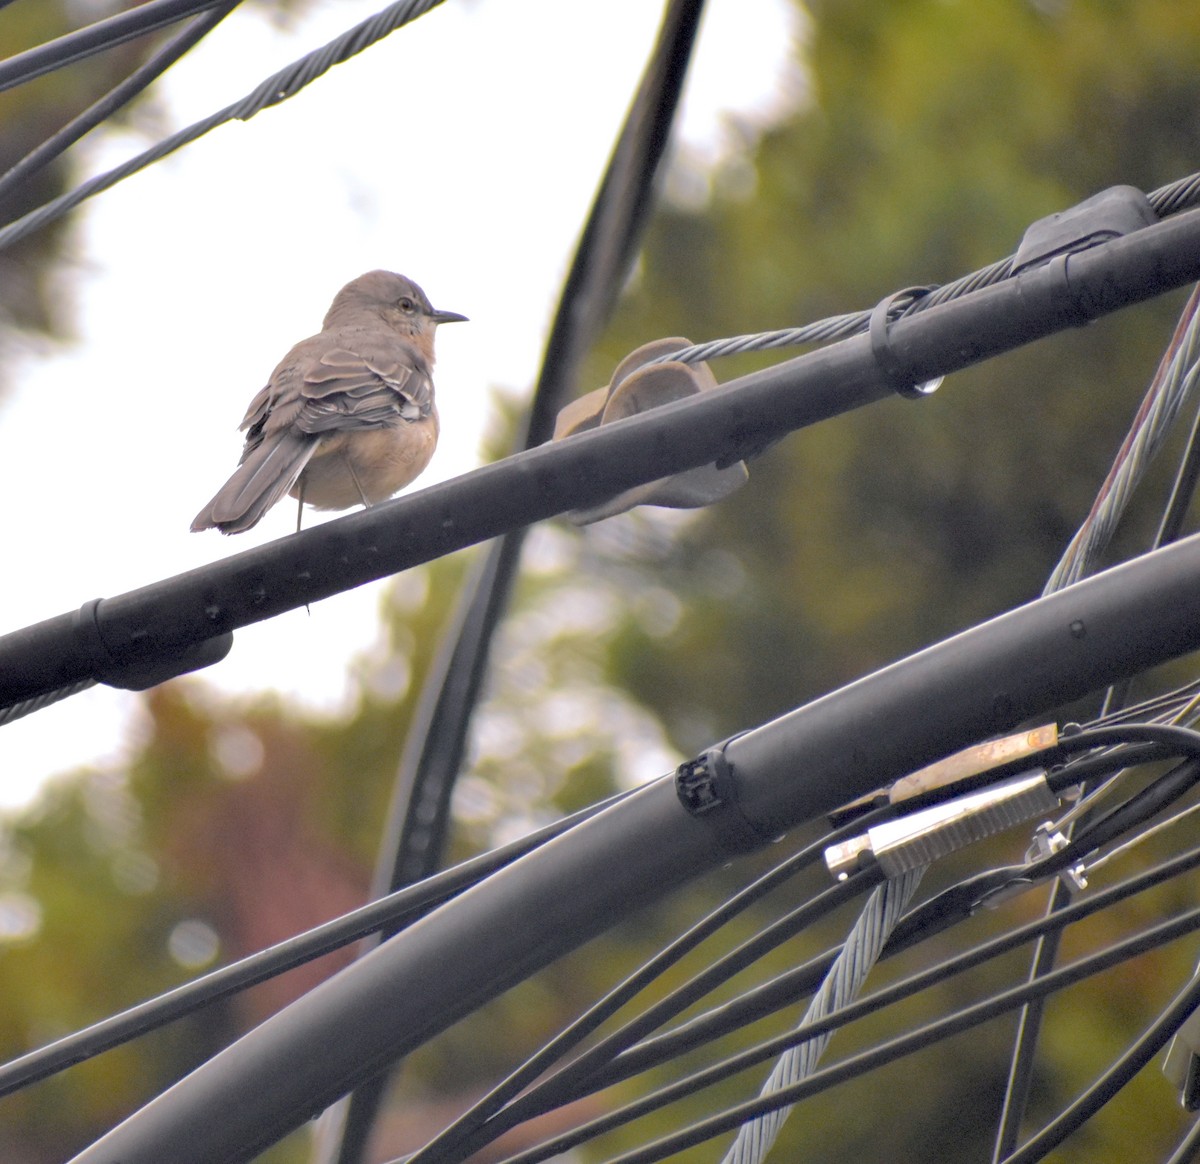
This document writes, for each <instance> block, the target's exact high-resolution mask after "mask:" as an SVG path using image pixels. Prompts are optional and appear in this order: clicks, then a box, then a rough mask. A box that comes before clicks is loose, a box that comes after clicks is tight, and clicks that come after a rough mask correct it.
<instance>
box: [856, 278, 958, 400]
mask: <svg viewBox="0 0 1200 1164" xmlns="http://www.w3.org/2000/svg"><path fill="white" fill-rule="evenodd" d="M932 290H934V288H933V287H907V288H905V289H904V290H903V291H895V292H893V293H892V294H891V295H889V296H887V298H886V299H881V300H880V301H879V303H877V304H876V305H875V310H874V311H872V312H871V319H870V322H869V323H868V324H867V335H868V336H869V337H870V340H871V355H872V356H874V357H875V363H876V364H877V365H878V367H879V371H880V372H881V373H882V375H883V378H884V380H885V381H886V382H887V385H888V387H889V388H891V389H892V391H893V392H895V393H897V394H898V395H900V396H903V397H905V399H907V400H923V399H924V398H925V397H926V396H932V395H933V394H934V393H935V392H936V391H937V390H938V389H939V388H940V387H941V386H942V380H943V379H944V377H943V376H938V377H937V378H936V379H933V380H927V381H926V382H925V383H924V384H914V383H913V380H912V377H911V376H908V375H906V374H905V372H904V368H903V366H902V365H901V363H900V360H899V358H898V357H897V356H896V352H895V349H894V348H893V347H892V341H891V332H890V322H891V321H890V318H889V317H890V316H891V313H892V312H893V311H894V310H895V309H896V307H897V305H898V304H899V302H900V301H901V300H906V301H907V302H905V303H904V308H905V310H907V309H908V308H909V307H910V306H911V305H912V304H913V303H915V302H916V301H917V300H918V299H922V298H924V297H925V296H926V295H928V294H929V292H930V291H932Z"/></svg>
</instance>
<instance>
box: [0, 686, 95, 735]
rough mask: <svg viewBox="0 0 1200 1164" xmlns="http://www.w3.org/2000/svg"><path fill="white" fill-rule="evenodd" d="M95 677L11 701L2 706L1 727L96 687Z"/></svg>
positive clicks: (0, 711) (0, 708)
mask: <svg viewBox="0 0 1200 1164" xmlns="http://www.w3.org/2000/svg"><path fill="white" fill-rule="evenodd" d="M95 685H96V680H95V679H80V680H79V681H78V682H77V683H71V684H69V685H68V686H66V687H59V688H58V689H57V690H56V691H47V692H45V693H44V694H43V695H35V696H34V697H33V698H32V699H23V700H22V701H21V702H20V703H10V704H9V705H8V706H7V707H0V727H3V726H4V725H5V724H6V723H12V722H13V720H16V719H21V718H22V716H26V715H32V714H33V713H34V712H35V711H41V710H42V708H43V707H49V706H50V705H51V704H52V703H58V702H59V700H61V699H66V698H68V697H69V696H71V695H78V694H79V693H80V692H81V691H86V690H87V689H88V688H89V687H95Z"/></svg>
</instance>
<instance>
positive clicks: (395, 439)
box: [192, 271, 467, 534]
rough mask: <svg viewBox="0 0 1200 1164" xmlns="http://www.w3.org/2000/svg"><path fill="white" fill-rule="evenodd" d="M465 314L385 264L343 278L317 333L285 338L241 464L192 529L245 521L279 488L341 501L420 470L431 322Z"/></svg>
mask: <svg viewBox="0 0 1200 1164" xmlns="http://www.w3.org/2000/svg"><path fill="white" fill-rule="evenodd" d="M466 318H467V317H466V316H465V315H459V314H457V313H456V312H453V311H435V310H434V308H433V307H432V306H431V305H430V303H429V300H428V298H426V295H425V292H424V291H422V290H421V288H420V287H418V286H417V285H416V283H414V282H412V280H411V279H406V278H405V277H404V276H403V275H395V274H393V273H392V272H391V271H368V272H367V274H365V275H360V276H359V277H358V278H357V279H355V280H354V281H353V282H351V283H347V284H346V286H345V287H343V288H342V289H341V290H340V291H339V292H338V293H337V296H336V297H335V298H334V301H333V304H332V306H331V307H330V308H329V311H328V312H327V314H326V316H325V322H324V323H323V325H322V329H321V331H320V333H319V334H317V335H314V336H310V337H309V338H308V339H306V340H301V341H300V342H299V343H298V344H297V345H296V346H295V347H294V348H292V350H291V351H290V352H288V354H287V355H286V356H284V357H283V359H282V360H281V361H280V363H279V365H278V367H276V369H275V371H274V372H272V373H271V378H270V380H268V381H267V386H266V387H265V388H263V390H262V391H261V392H259V393H258V395H257V396H255V397H254V399H253V400H252V401H251V402H250V407H249V409H248V410H247V412H246V416H245V419H244V420H243V421H242V423H241V429H242V430H244V431H245V433H246V444H245V447H244V448H243V449H242V457H241V460H240V461H239V462H238V468H237V470H236V471H235V472H234V474H233V476H232V477H230V478H229V480H228V481H226V482H225V484H224V485H222V486H221V488H220V490H219V491H218V492H217V495H216V496H215V497H214V498H213V499H212V500H211V501H210V502H209V503H208V504H207V505H206V506H205V507H204V508H203V509H202V510H201V511H200V512H199V513H198V514H197V515H196V518H195V520H194V521H193V522H192V529H193V531H199V530H203V529H212V528H216V529H219V530H220V531H221V532H222V533H227V534H234V533H242V532H243V531H244V530H248V529H250V528H251V527H252V526H254V525H256V524H257V523H258V521H259V519H260V518H261V517H262V515H263V514H264V513H266V512H267V510H268V509H270V508H271V506H272V505H274V504H275V503H276V502H277V501H278V500H279V499H280V498H281V497H283V495H284V494H285V493H287V494H290V495H291V496H292V497H295V498H296V499H297V500H298V501H299V502H300V507H301V510H303V506H304V504H305V503H306V502H307V503H308V504H309V505H311V506H313V507H314V508H316V509H348V508H350V506H352V505H359V504H362V505H374V504H375V503H376V502H379V501H384V500H386V499H387V498H389V497H391V496H392V494H394V493H396V492H397V491H398V490H400V489H403V488H404V486H405V485H408V484H409V483H410V482H411V481H413V480H415V479H416V477H417V476H418V475H419V474H420V473H421V472H422V470H423V469H424V468H425V466H426V465H428V464H429V459H430V457H432V456H433V450H434V447H435V446H436V445H437V439H438V414H437V409H436V407H435V406H434V401H433V380H432V378H431V374H432V371H433V336H434V332H435V331H436V330H437V325H438V324H439V323H452V322H454V321H456V320H465V319H466ZM299 527H300V521H299V515H297V521H296V528H297V529H299Z"/></svg>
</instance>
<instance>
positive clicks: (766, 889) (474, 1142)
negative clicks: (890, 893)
mask: <svg viewBox="0 0 1200 1164" xmlns="http://www.w3.org/2000/svg"><path fill="white" fill-rule="evenodd" d="M887 815H890V813H889V812H888V810H886V809H884V810H879V811H878V812H876V813H872V814H870V815H869V816H868V817H867V818H864V820H858V821H855V822H853V823H852V824H850V825H846V826H844V827H843V828H842V829H839V830H837V831H836V832H835V833H833V834H831V835H827V836H824V837H822V838H821V839H820V840H819V841H817V842H814V843H813V844H811V845H808V846H807V847H805V848H804V849H802V850H801V851H800V852H799V853H796V854H794V855H793V856H791V857H789V858H787V860H785V861H782V862H780V864H778V865H777V866H775V868H774V869H771V870H770V871H769V872H767V873H766V874H764V875H763V876H762V877H759V878H757V879H756V880H755V881H754V882H752V883H751V884H750V885H748V886H746V887H745V888H744V889H742V890H739V891H738V892H737V893H736V894H734V895H733V896H732V897H730V898H729V899H728V900H726V901H725V902H723V903H722V904H721V905H720V906H719V907H718V908H717V909H715V910H713V911H712V912H711V913H709V914H708V915H707V916H706V917H704V918H703V919H701V921H699V922H697V923H696V924H695V925H694V926H692V927H691V928H689V929H688V930H687V931H686V932H685V933H684V934H682V935H681V936H680V937H678V938H676V939H675V940H674V941H673V942H671V943H670V944H669V945H668V946H667V947H666V948H665V949H663V950H661V951H659V953H657V954H656V955H655V956H654V957H653V958H651V959H650V960H649V961H648V962H646V963H645V964H644V965H642V966H641V967H639V968H638V969H637V970H636V971H635V972H634V973H633V974H631V975H630V976H629V977H627V978H626V979H625V981H624V982H622V983H620V985H618V986H617V987H615V988H614V989H612V990H610V991H609V992H608V993H607V994H606V995H605V996H604V997H603V998H601V999H600V1000H599V1001H598V1002H596V1003H595V1004H594V1005H592V1006H591V1007H589V1008H588V1010H587V1011H586V1012H584V1014H582V1015H581V1016H580V1017H579V1018H578V1019H576V1020H575V1021H574V1022H573V1023H571V1024H570V1025H569V1026H567V1027H566V1028H565V1029H564V1030H563V1031H561V1032H560V1033H559V1034H558V1035H557V1036H555V1038H554V1039H553V1040H551V1042H549V1043H548V1044H547V1045H546V1046H544V1047H543V1048H542V1049H541V1050H540V1051H538V1053H537V1054H536V1055H534V1056H533V1057H531V1058H530V1059H528V1060H527V1061H526V1062H525V1063H523V1064H522V1065H521V1066H520V1067H519V1068H517V1070H516V1071H514V1072H512V1073H511V1074H510V1075H509V1076H508V1077H507V1078H505V1079H504V1080H503V1081H502V1082H501V1083H500V1084H498V1085H497V1086H496V1087H494V1088H493V1089H492V1090H491V1091H490V1092H489V1093H488V1094H487V1095H486V1096H484V1097H483V1098H482V1099H481V1100H480V1101H479V1102H477V1103H476V1104H474V1105H472V1107H471V1108H470V1109H469V1110H468V1111H466V1112H464V1113H463V1115H462V1116H460V1117H459V1118H458V1119H457V1120H456V1121H455V1122H454V1123H453V1124H452V1125H450V1126H449V1127H447V1128H446V1129H445V1130H444V1131H442V1132H441V1133H440V1134H439V1135H438V1136H437V1138H436V1139H434V1140H433V1141H431V1142H430V1143H429V1144H427V1145H426V1146H425V1147H424V1148H422V1149H421V1150H420V1151H419V1152H418V1153H416V1154H415V1156H414V1157H413V1162H412V1164H418V1162H421V1164H432V1162H433V1161H435V1160H438V1159H443V1158H447V1157H448V1153H451V1152H454V1153H455V1154H457V1153H458V1152H459V1151H460V1150H469V1151H474V1150H476V1149H477V1148H478V1147H479V1146H481V1145H482V1143H484V1142H490V1141H491V1140H493V1139H495V1138H496V1136H498V1135H501V1134H502V1132H503V1130H504V1128H507V1127H510V1126H513V1125H514V1124H516V1123H519V1122H521V1121H522V1120H524V1119H528V1118H529V1113H528V1111H526V1113H525V1114H520V1113H516V1114H515V1115H514V1112H515V1109H513V1108H511V1107H509V1108H508V1109H507V1110H506V1111H505V1112H504V1118H503V1121H502V1122H503V1127H501V1125H500V1123H496V1124H489V1126H488V1129H487V1134H486V1141H485V1140H484V1139H483V1138H481V1137H479V1136H478V1135H477V1134H476V1133H477V1132H478V1130H479V1129H480V1128H482V1127H483V1126H484V1124H485V1122H486V1121H490V1120H492V1119H493V1118H494V1117H495V1116H496V1113H497V1112H500V1111H501V1109H502V1108H505V1105H508V1104H510V1102H511V1101H512V1100H513V1099H514V1098H515V1097H516V1096H517V1095H519V1094H521V1093H522V1092H523V1091H525V1089H526V1088H527V1087H529V1086H530V1085H531V1084H533V1082H534V1081H535V1080H537V1079H538V1078H539V1077H540V1076H541V1075H542V1074H543V1073H544V1072H545V1071H547V1070H548V1069H549V1068H550V1067H551V1066H552V1065H553V1064H554V1063H555V1062H556V1061H557V1060H559V1059H561V1058H562V1057H563V1055H565V1054H566V1052H567V1051H569V1050H570V1049H571V1048H572V1047H574V1046H576V1045H578V1044H579V1043H580V1042H581V1041H582V1040H583V1039H584V1038H586V1037H587V1036H588V1035H589V1034H591V1033H592V1032H593V1031H594V1030H596V1029H597V1028H598V1027H599V1026H600V1025H601V1024H602V1023H603V1022H605V1021H606V1020H607V1019H608V1018H609V1017H611V1016H612V1015H613V1014H615V1013H616V1012H617V1011H618V1010H620V1009H621V1008H622V1007H624V1006H625V1005H627V1004H628V1003H629V1002H631V1001H632V1000H633V999H634V998H635V997H636V996H637V995H638V994H639V993H641V992H642V991H643V990H644V989H645V988H646V987H647V986H648V985H649V984H650V983H651V982H653V981H655V980H657V979H658V978H659V977H660V976H661V975H662V974H663V973H664V972H665V971H666V970H667V969H668V968H669V967H670V966H673V965H674V964H675V963H677V962H678V961H679V960H680V959H681V958H682V957H684V955H686V954H687V953H689V952H690V951H692V950H694V949H695V948H696V947H697V946H699V945H700V944H701V943H702V942H704V941H705V940H707V939H708V938H709V937H711V936H712V935H713V934H714V933H716V932H717V930H719V929H720V928H721V927H722V926H724V925H726V924H727V923H728V922H729V921H730V920H731V919H732V918H734V917H736V916H738V915H739V914H741V913H743V912H745V910H747V909H748V908H749V907H750V906H751V905H753V904H754V903H755V902H757V901H759V900H761V899H762V898H763V897H764V896H766V894H768V893H770V892H772V891H773V890H774V889H776V888H778V887H779V886H780V885H782V884H784V883H785V882H786V881H788V880H790V879H791V878H793V877H795V876H796V875H797V874H799V873H800V872H802V871H803V870H804V869H806V868H808V867H809V866H810V865H812V864H813V863H814V862H815V861H817V860H818V859H819V858H820V856H821V854H822V853H823V852H824V849H825V847H826V846H827V845H828V844H829V843H831V842H836V840H838V839H841V838H842V837H845V836H849V835H851V834H852V833H853V832H855V831H857V829H858V828H861V827H865V826H869V825H870V824H871V823H873V822H874V821H876V820H880V819H884V818H885V817H886V816H887ZM868 880H870V881H871V882H872V883H874V882H875V881H877V880H878V879H877V878H875V879H861V880H860V881H859V883H858V884H859V889H858V892H864V891H865V890H866V889H867V888H869V885H868V884H867V881H868ZM665 1001H666V1000H664V1002H665ZM648 1013H649V1012H648ZM669 1018H670V1015H669V1014H667V1015H665V1017H657V1016H653V1017H649V1018H647V1017H646V1016H642V1017H641V1018H640V1019H639V1020H637V1023H636V1024H635V1025H633V1026H628V1025H627V1026H626V1027H624V1028H622V1029H620V1030H618V1031H616V1032H614V1033H613V1034H612V1035H610V1036H609V1037H608V1038H606V1039H605V1041H604V1042H603V1043H601V1044H598V1045H597V1046H596V1047H594V1048H592V1049H590V1050H589V1051H588V1052H587V1054H585V1055H583V1056H581V1057H579V1058H578V1059H576V1060H574V1061H573V1062H572V1063H570V1064H569V1065H568V1066H567V1067H566V1068H564V1069H563V1070H562V1071H561V1072H559V1073H558V1074H557V1075H556V1076H552V1077H551V1078H550V1079H548V1080H547V1081H546V1082H545V1084H544V1085H543V1086H541V1087H539V1088H537V1089H535V1090H534V1091H531V1092H530V1093H529V1094H528V1095H527V1096H526V1097H525V1100H524V1101H523V1102H527V1103H536V1104H537V1111H539V1112H540V1111H545V1110H548V1109H549V1108H550V1107H553V1106H556V1101H555V1100H554V1099H553V1098H547V1097H548V1096H551V1097H552V1096H553V1095H554V1094H555V1093H556V1092H557V1093H559V1094H560V1095H561V1094H562V1093H565V1092H571V1093H574V1091H575V1089H576V1088H577V1087H578V1086H579V1082H580V1081H581V1080H584V1081H586V1080H587V1079H588V1078H589V1076H591V1075H592V1074H593V1073H594V1071H595V1070H596V1069H597V1068H598V1067H601V1066H602V1065H603V1064H604V1063H605V1061H606V1060H608V1059H611V1058H612V1057H613V1056H615V1055H616V1054H617V1053H618V1052H619V1051H620V1050H621V1049H622V1048H623V1047H628V1046H631V1045H632V1044H633V1043H634V1042H636V1041H637V1040H638V1039H640V1038H642V1037H643V1036H644V1034H645V1033H647V1032H648V1031H649V1030H652V1029H654V1027H656V1026H658V1025H661V1023H662V1022H665V1021H667V1020H668V1019H669ZM588 1090H592V1089H591V1088H589V1089H588ZM557 1102H562V1101H561V1099H560V1100H559V1101H557ZM496 1129H499V1130H496ZM468 1144H469V1145H470V1148H469V1149H468V1148H467V1145H468ZM449 1158H453V1157H449Z"/></svg>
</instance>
